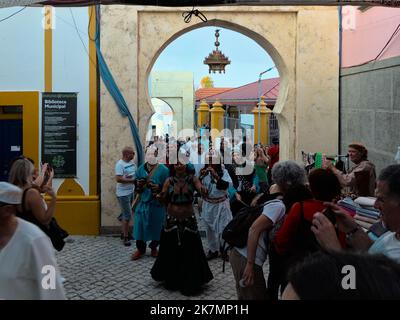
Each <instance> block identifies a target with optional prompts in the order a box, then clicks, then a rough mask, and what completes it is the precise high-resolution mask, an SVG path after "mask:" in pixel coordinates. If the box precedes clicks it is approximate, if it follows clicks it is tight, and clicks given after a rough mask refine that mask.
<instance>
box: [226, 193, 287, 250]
mask: <svg viewBox="0 0 400 320" xmlns="http://www.w3.org/2000/svg"><path fill="white" fill-rule="evenodd" d="M276 201H281V200H277V199H275V200H270V201H267V202H264V203H263V204H261V205H258V206H256V207H244V208H242V209H241V210H239V212H238V213H237V214H236V215H235V217H234V218H233V219H232V220H231V221H230V222H229V223H228V224H227V225H226V227H225V228H224V230H223V232H222V239H224V240H225V243H226V244H228V247H237V248H244V247H245V246H246V245H247V238H248V236H249V230H250V227H251V225H252V224H253V223H254V221H256V220H257V218H258V217H259V216H260V215H261V213H262V212H263V209H264V206H266V205H267V204H269V203H272V202H276ZM224 247H225V245H224Z"/></svg>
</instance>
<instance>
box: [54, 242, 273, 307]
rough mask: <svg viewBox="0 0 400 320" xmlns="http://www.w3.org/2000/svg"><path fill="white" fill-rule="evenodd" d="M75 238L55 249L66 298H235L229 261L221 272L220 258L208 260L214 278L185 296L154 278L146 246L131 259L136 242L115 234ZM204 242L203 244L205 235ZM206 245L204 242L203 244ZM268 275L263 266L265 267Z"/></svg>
mask: <svg viewBox="0 0 400 320" xmlns="http://www.w3.org/2000/svg"><path fill="white" fill-rule="evenodd" d="M70 238H72V239H73V240H74V242H71V243H67V244H66V245H65V247H64V249H63V250H62V251H61V252H60V253H57V261H58V264H59V266H60V269H61V274H62V276H63V277H64V278H65V279H66V281H65V283H64V287H65V290H66V293H67V298H68V299H73V300H76V299H89V300H94V299H105V300H110V299H112V300H114V299H116V300H126V299H129V300H131V299H138V300H166V299H168V300H181V299H196V300H202V299H208V300H235V299H236V290H235V281H234V278H233V275H232V269H231V267H230V264H229V262H227V263H226V265H225V273H223V272H222V259H220V258H219V259H214V260H211V261H210V262H209V264H210V268H211V270H212V272H213V275H214V279H213V280H211V281H210V282H209V283H208V284H207V285H206V286H205V290H204V291H203V292H202V293H201V294H199V295H197V296H193V297H186V296H183V295H182V294H180V292H179V291H168V290H166V289H165V288H164V287H163V286H162V285H161V284H160V283H158V282H156V281H154V280H153V279H152V278H151V275H150V269H151V267H152V265H153V263H154V258H152V257H151V256H150V250H149V249H148V250H147V253H146V256H145V257H143V258H142V259H139V260H137V261H131V260H130V255H131V254H132V252H133V250H135V246H134V245H132V246H131V247H124V246H123V245H122V243H121V240H120V239H119V238H118V237H111V236H98V237H89V236H72V237H70ZM203 243H204V244H205V241H204V238H203ZM205 248H206V246H205ZM264 271H265V275H267V272H266V271H267V270H266V267H265V268H264Z"/></svg>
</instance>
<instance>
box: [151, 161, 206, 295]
mask: <svg viewBox="0 0 400 320" xmlns="http://www.w3.org/2000/svg"><path fill="white" fill-rule="evenodd" d="M196 189H197V191H199V192H202V193H204V192H206V190H205V188H204V187H203V186H202V185H201V183H200V181H199V180H198V178H197V177H195V176H194V175H193V174H192V172H191V171H190V170H188V167H187V165H185V164H183V163H180V162H178V163H177V164H175V165H174V170H173V173H172V175H171V177H170V178H169V179H168V180H167V181H166V182H165V184H164V186H163V189H162V192H161V193H160V194H159V196H158V197H159V198H160V199H163V200H164V201H165V202H166V203H167V218H166V222H165V225H164V229H163V230H162V233H161V239H160V250H159V254H158V257H157V260H156V261H155V263H154V265H153V268H152V269H151V276H152V277H153V279H154V280H156V281H163V282H164V286H165V287H166V288H167V289H170V290H180V291H181V293H182V294H184V295H194V294H197V293H198V292H200V290H201V288H202V286H203V285H204V284H206V283H207V282H209V281H210V280H211V279H212V278H213V275H212V273H211V270H210V268H209V266H208V263H207V260H206V256H205V254H204V250H203V245H202V242H201V239H200V234H199V231H198V227H197V221H196V217H195V215H194V211H193V204H192V203H193V193H194V192H195V190H196Z"/></svg>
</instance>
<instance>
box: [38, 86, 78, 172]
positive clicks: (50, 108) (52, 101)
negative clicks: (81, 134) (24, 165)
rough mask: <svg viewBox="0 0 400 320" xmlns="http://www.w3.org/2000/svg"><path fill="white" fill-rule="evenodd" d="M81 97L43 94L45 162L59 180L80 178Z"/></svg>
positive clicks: (72, 94) (64, 94)
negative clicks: (78, 120) (78, 111)
mask: <svg viewBox="0 0 400 320" xmlns="http://www.w3.org/2000/svg"><path fill="white" fill-rule="evenodd" d="M76 107H77V93H61V92H47V93H45V92H44V93H42V162H43V163H48V164H50V165H51V166H52V167H53V169H54V177H56V178H75V177H76V138H77V136H76V116H77V115H76Z"/></svg>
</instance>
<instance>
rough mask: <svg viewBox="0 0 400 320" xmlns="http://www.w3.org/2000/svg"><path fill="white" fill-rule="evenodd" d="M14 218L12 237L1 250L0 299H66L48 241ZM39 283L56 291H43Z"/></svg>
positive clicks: (25, 222) (39, 233) (34, 229)
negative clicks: (53, 271)
mask: <svg viewBox="0 0 400 320" xmlns="http://www.w3.org/2000/svg"><path fill="white" fill-rule="evenodd" d="M17 219H18V226H17V229H16V230H15V233H14V235H13V236H12V237H11V239H10V241H9V242H8V243H7V244H6V246H5V247H3V248H2V249H0V300H2V299H7V300H65V293H64V288H63V285H62V282H61V276H60V272H59V270H58V267H57V262H56V257H55V255H54V249H53V246H52V244H51V242H50V239H49V238H48V237H47V236H46V235H45V234H44V233H43V232H42V231H41V230H40V229H39V228H38V227H37V226H35V225H33V224H31V223H29V222H27V221H25V220H22V219H20V218H17ZM44 266H51V267H54V269H53V270H55V273H52V272H51V271H48V270H47V271H46V270H43V267H44ZM51 267H50V268H51ZM42 271H44V272H43V273H42ZM52 274H54V276H55V277H54V278H53V279H51V275H52ZM49 279H50V280H49ZM42 281H43V284H44V286H45V287H46V284H47V288H48V286H49V285H51V284H54V285H55V288H54V289H52V288H51V287H50V288H48V289H45V288H43V286H42Z"/></svg>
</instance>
